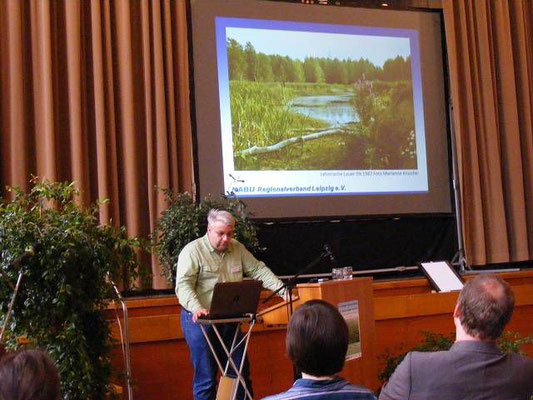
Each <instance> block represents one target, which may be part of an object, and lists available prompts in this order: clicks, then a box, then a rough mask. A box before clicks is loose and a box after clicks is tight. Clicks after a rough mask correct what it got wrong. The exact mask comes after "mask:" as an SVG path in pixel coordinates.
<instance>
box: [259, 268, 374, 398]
mask: <svg viewBox="0 0 533 400" xmlns="http://www.w3.org/2000/svg"><path fill="white" fill-rule="evenodd" d="M297 290H298V300H296V302H295V303H294V307H295V308H296V307H298V306H299V305H301V304H303V303H305V302H306V301H308V300H312V299H322V300H324V301H327V302H328V303H331V304H333V305H334V306H335V307H337V308H338V309H339V311H340V312H341V314H343V316H344V317H345V319H346V320H347V323H348V327H349V329H350V338H351V344H350V347H349V349H348V355H347V356H348V358H347V360H346V363H345V365H344V369H343V372H342V374H341V375H342V376H343V377H344V378H346V379H347V380H348V381H350V382H351V383H353V384H360V385H363V386H366V387H368V388H370V389H373V390H376V389H377V388H378V387H379V382H378V378H377V360H376V354H375V338H374V334H375V328H374V297H373V291H372V278H355V279H342V280H331V281H326V282H320V283H305V284H299V285H297ZM259 316H261V317H262V320H263V323H264V324H265V325H267V326H269V325H270V326H279V325H286V324H287V323H288V318H287V310H286V305H284V303H280V304H277V305H275V306H273V307H270V308H268V309H266V310H263V311H262V312H261V313H260V314H259Z"/></svg>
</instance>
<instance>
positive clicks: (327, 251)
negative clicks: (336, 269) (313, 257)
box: [324, 244, 337, 266]
mask: <svg viewBox="0 0 533 400" xmlns="http://www.w3.org/2000/svg"><path fill="white" fill-rule="evenodd" d="M324 251H325V255H326V256H327V257H328V258H329V260H330V261H331V263H332V264H333V265H334V266H335V265H336V264H337V262H336V261H335V257H334V256H333V253H332V252H331V247H330V246H329V244H325V245H324Z"/></svg>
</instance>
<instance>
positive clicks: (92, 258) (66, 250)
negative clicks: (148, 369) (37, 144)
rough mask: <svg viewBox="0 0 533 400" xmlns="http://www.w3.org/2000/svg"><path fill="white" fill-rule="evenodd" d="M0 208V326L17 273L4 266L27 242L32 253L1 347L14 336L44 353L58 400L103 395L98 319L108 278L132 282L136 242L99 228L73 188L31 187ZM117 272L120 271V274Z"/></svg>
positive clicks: (12, 343)
mask: <svg viewBox="0 0 533 400" xmlns="http://www.w3.org/2000/svg"><path fill="white" fill-rule="evenodd" d="M33 184H34V186H33V188H32V189H31V190H30V191H29V193H23V192H22V191H21V190H20V189H18V188H8V190H9V191H10V192H12V193H13V195H14V196H13V200H11V201H7V200H2V201H1V203H0V254H1V258H0V269H1V272H2V274H3V276H4V279H2V280H1V281H0V308H1V313H2V316H1V320H0V322H1V324H2V326H3V324H4V318H5V316H6V313H7V310H8V306H9V303H10V302H11V299H12V295H13V286H14V285H15V282H16V281H17V277H18V274H19V268H13V267H12V266H11V265H10V264H11V262H12V261H13V260H15V259H16V258H17V257H19V256H20V255H21V254H22V253H23V252H24V251H25V249H26V247H27V246H28V245H31V244H34V243H38V245H39V250H38V251H37V252H36V254H35V255H34V256H33V257H32V258H31V259H30V260H29V261H28V262H27V264H26V265H25V266H22V267H21V268H24V273H23V278H22V281H21V285H20V290H19V292H18V295H17V296H16V301H15V303H14V307H13V313H12V315H11V318H10V320H9V324H8V329H7V333H8V334H7V335H6V339H7V342H6V344H7V347H8V348H10V349H14V348H16V347H17V342H18V339H19V338H20V337H25V338H26V339H27V341H29V342H30V345H31V346H36V347H39V348H43V349H45V350H46V351H47V352H48V353H49V354H50V356H51V357H52V359H53V360H54V361H55V363H56V365H57V367H58V370H59V373H60V375H61V383H62V391H63V396H64V398H65V399H101V398H105V397H106V396H108V395H110V393H111V390H110V379H111V363H110V359H109V352H110V350H111V346H112V343H111V336H110V328H109V324H108V323H107V322H106V320H105V319H104V316H103V311H104V309H105V308H106V307H107V301H108V299H109V298H111V297H112V296H113V291H112V286H111V283H110V280H109V279H110V278H112V279H113V280H115V281H118V280H119V278H121V277H122V276H124V275H125V276H126V277H127V279H128V282H125V284H126V286H127V285H128V284H129V283H131V282H132V280H133V279H135V278H136V277H137V273H136V270H137V259H136V251H137V250H138V249H139V241H138V240H137V239H135V238H133V239H132V238H128V237H127V235H126V230H125V229H124V228H123V227H114V226H110V225H103V226H102V225H99V221H98V217H97V215H98V204H94V205H92V206H91V207H89V208H86V209H82V208H81V207H80V206H79V204H78V203H77V202H76V197H77V195H78V192H77V190H76V188H75V186H74V184H73V183H56V182H47V181H43V182H37V180H36V179H34V180H33ZM123 271H126V273H125V274H124V275H123Z"/></svg>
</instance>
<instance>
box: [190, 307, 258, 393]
mask: <svg viewBox="0 0 533 400" xmlns="http://www.w3.org/2000/svg"><path fill="white" fill-rule="evenodd" d="M198 323H199V324H200V327H201V328H202V333H203V334H204V337H205V340H206V341H207V344H208V345H209V349H210V350H211V353H212V354H213V357H214V358H215V361H216V362H217V365H218V368H219V370H220V372H221V374H222V377H221V380H220V382H219V385H218V391H217V400H233V399H235V396H236V395H237V388H238V386H239V382H240V383H241V385H242V387H243V388H244V391H245V394H246V397H247V398H248V399H250V400H253V399H252V395H251V394H250V391H249V390H248V387H247V386H246V381H245V380H244V377H243V375H242V368H243V366H244V359H245V358H246V351H247V350H248V343H249V342H250V336H251V334H252V329H253V327H254V325H255V315H254V314H248V315H245V316H242V317H236V318H219V319H202V318H199V319H198ZM244 323H247V324H248V326H247V330H246V333H245V334H244V336H243V337H242V338H241V340H239V341H238V338H239V332H240V331H241V326H242V324H244ZM218 324H235V334H234V336H233V341H232V343H231V346H229V347H228V346H226V344H225V343H224V339H223V338H222V336H221V335H220V332H219V330H218V328H217V325H218ZM207 325H209V326H211V327H212V328H213V332H214V333H215V335H216V339H217V340H218V343H219V344H220V347H221V348H222V350H223V351H224V353H225V354H226V357H227V361H226V365H225V366H223V365H222V362H221V360H220V359H219V357H218V354H217V351H216V350H215V345H214V343H213V342H212V341H211V338H210V337H209V335H208V334H207V332H206V330H205V326H207ZM241 347H242V349H243V350H242V357H241V362H240V365H235V362H234V361H233V358H232V355H233V353H234V352H236V351H239V348H241ZM230 367H231V368H233V371H235V374H236V377H235V378H233V377H230V376H228V375H227V374H228V371H229V370H230Z"/></svg>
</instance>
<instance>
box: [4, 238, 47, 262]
mask: <svg viewBox="0 0 533 400" xmlns="http://www.w3.org/2000/svg"><path fill="white" fill-rule="evenodd" d="M40 249H41V245H40V243H38V242H35V243H34V244H32V245H31V246H30V247H28V248H26V251H25V252H24V253H22V255H21V256H20V257H19V258H17V259H16V260H15V261H13V262H12V263H11V264H9V268H20V267H23V266H24V265H25V264H26V263H27V262H28V261H30V260H31V258H32V257H33V256H34V255H35V254H36V253H37V252H38V251H39V250H40Z"/></svg>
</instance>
